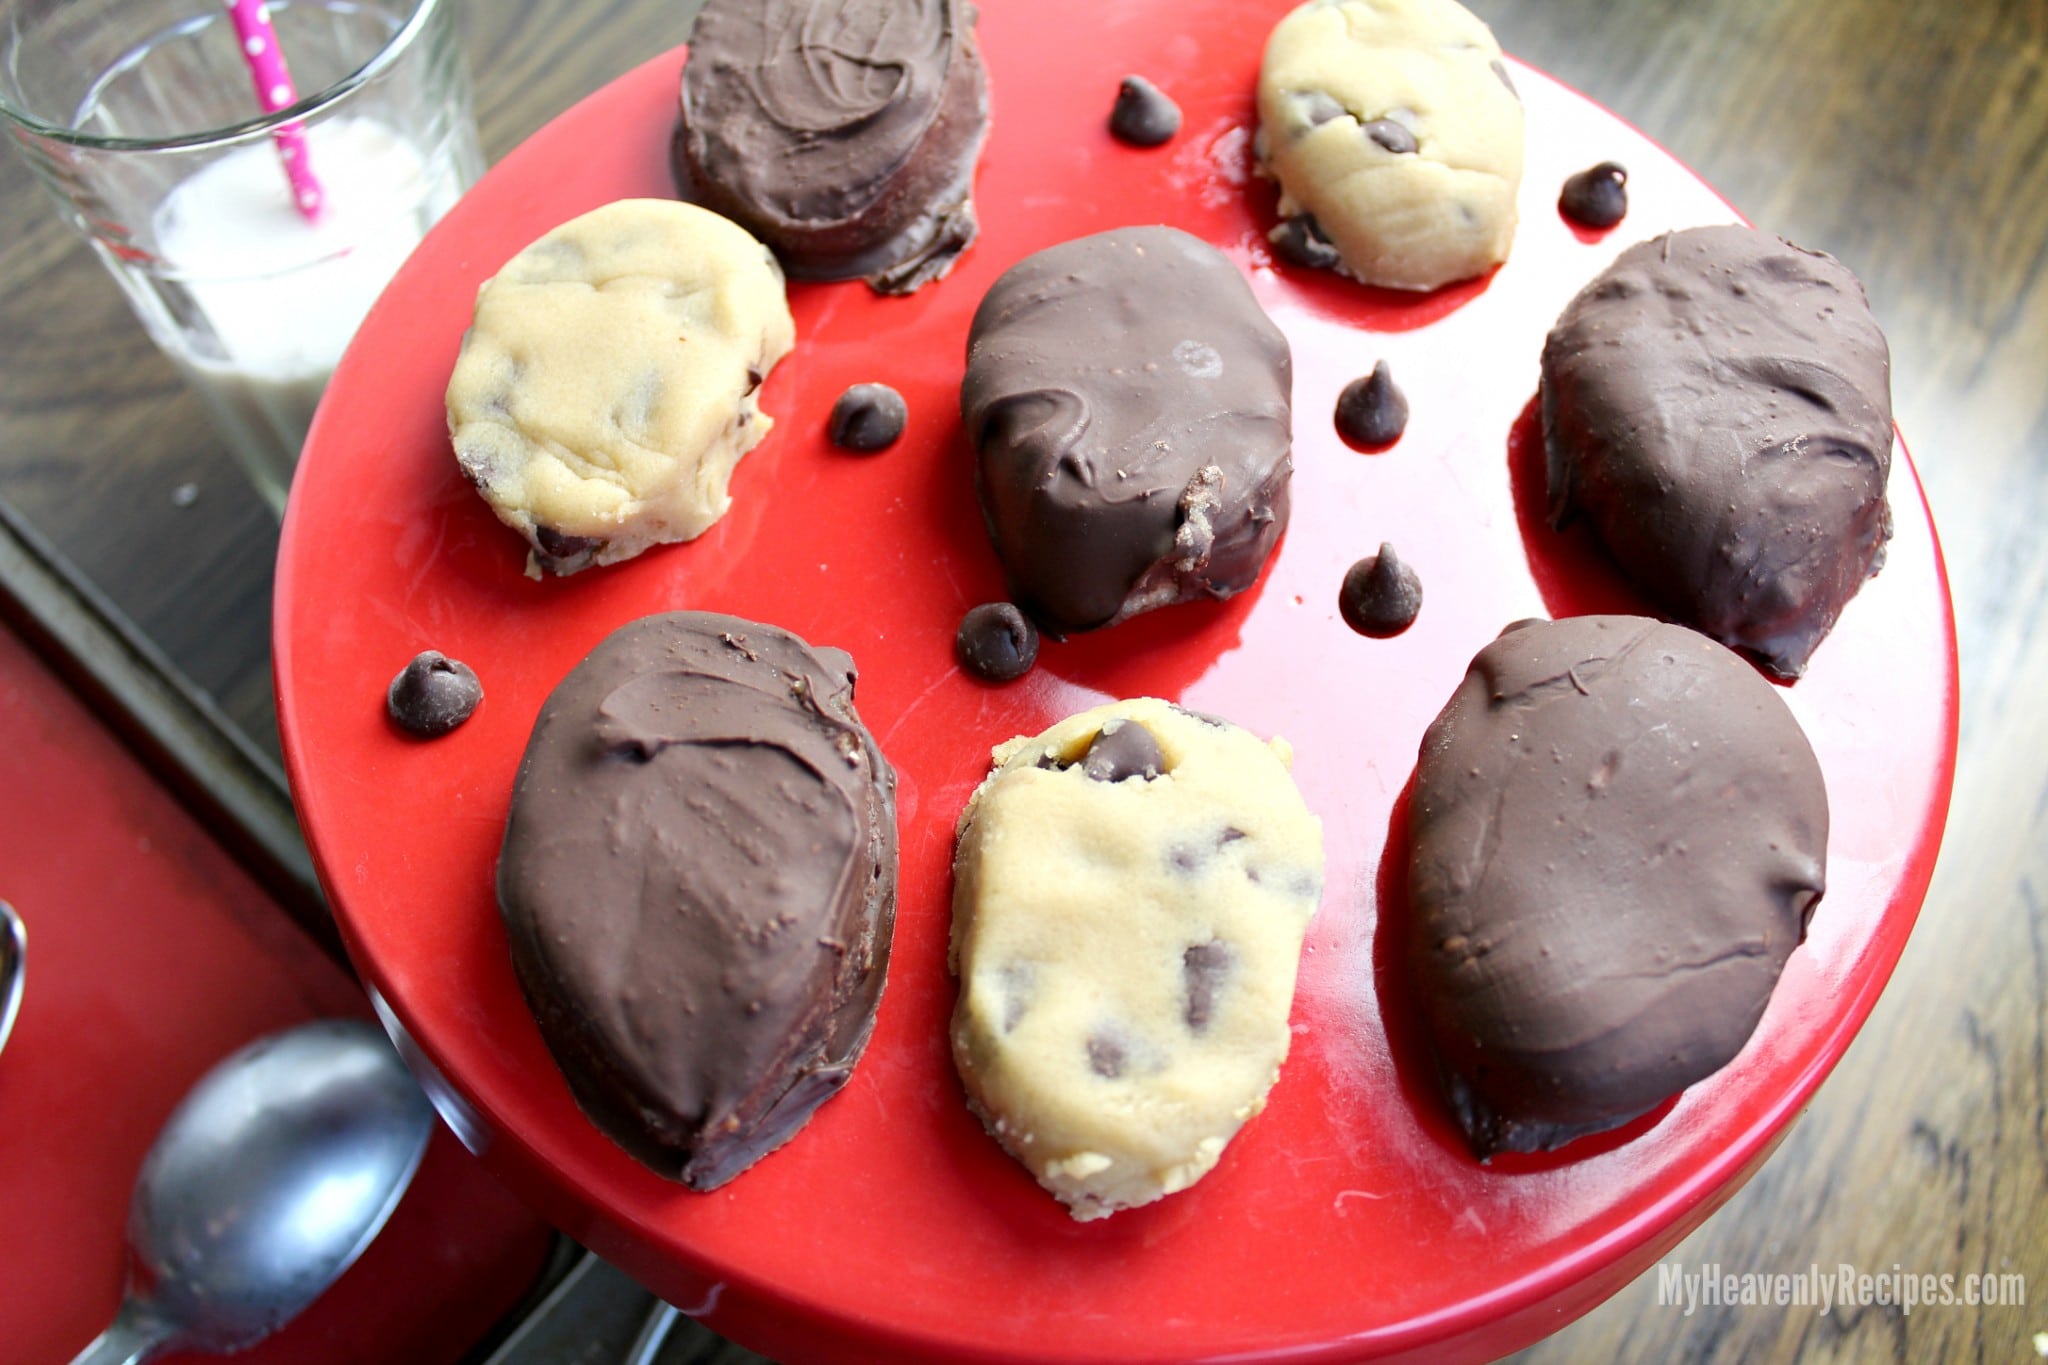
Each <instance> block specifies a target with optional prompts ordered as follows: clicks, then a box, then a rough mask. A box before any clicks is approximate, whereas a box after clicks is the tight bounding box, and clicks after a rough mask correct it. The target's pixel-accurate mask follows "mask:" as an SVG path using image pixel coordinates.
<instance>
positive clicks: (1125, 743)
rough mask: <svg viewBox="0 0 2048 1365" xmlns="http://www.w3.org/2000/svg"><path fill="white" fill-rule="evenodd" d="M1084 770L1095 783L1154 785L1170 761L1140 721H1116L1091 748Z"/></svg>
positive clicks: (1111, 723)
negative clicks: (1127, 780)
mask: <svg viewBox="0 0 2048 1365" xmlns="http://www.w3.org/2000/svg"><path fill="white" fill-rule="evenodd" d="M1081 771H1082V772H1083V773H1086V774H1087V775H1088V777H1089V779H1090V780H1091V781H1095V782H1121V781H1123V780H1124V779H1125V778H1127V777H1142V778H1144V779H1145V780H1146V781H1147V782H1150V781H1151V780H1152V779H1153V778H1155V777H1157V776H1159V774H1161V773H1163V772H1165V771H1166V758H1165V756H1164V755H1162V754H1161V753H1160V752H1159V741H1158V740H1156V739H1154V738H1152V732H1151V731H1150V730H1147V729H1146V728H1145V727H1144V726H1142V725H1140V724H1138V723H1137V722H1136V721H1129V720H1113V721H1110V722H1109V723H1108V724H1106V725H1104V726H1103V727H1102V733H1101V734H1099V735H1097V736H1096V737H1095V740H1094V742H1093V743H1091V744H1090V745H1089V746H1088V752H1087V754H1086V755H1084V756H1083V757H1082V759H1081Z"/></svg>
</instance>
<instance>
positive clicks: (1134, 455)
mask: <svg viewBox="0 0 2048 1365" xmlns="http://www.w3.org/2000/svg"><path fill="white" fill-rule="evenodd" d="M1292 374H1293V362H1292V358H1291V355H1290V353H1289V351H1288V348H1287V338H1286V336H1285V335H1283V334H1282V333H1281V331H1280V329H1279V328H1277V327H1275V326H1274V325H1273V322H1272V319H1270V318H1268V317H1267V316H1266V314H1265V311H1264V310H1263V309H1262V308H1260V307H1259V302H1258V299H1257V298H1256V297H1255V296H1254V295H1253V293H1252V291H1251V288H1250V287H1249V286H1248V285H1247V284H1246V283H1245V279H1244V276H1243V275H1242V274H1240V273H1239V272H1238V268H1237V267H1236V266H1235V265H1233V264H1232V263H1231V261H1230V258H1229V257H1227V256H1225V255H1224V254H1223V253H1222V252H1220V251H1218V250H1217V249H1216V248H1215V247H1213V246H1210V245H1209V244H1208V243H1207V242H1204V241H1202V240H1201V239H1200V238H1198V237H1195V236H1192V235H1191V234H1189V233H1186V232H1182V231H1180V230H1179V229H1178V228H1169V227H1133V228H1119V229H1116V230H1114V231H1111V232H1103V233H1097V234H1095V235H1094V236H1090V237H1081V238H1077V239H1075V240H1073V241H1069V242H1062V243H1060V244H1058V245H1056V246H1051V247H1047V248H1046V249H1045V250H1043V251H1039V252H1036V253H1034V254H1032V255H1030V256H1026V257H1025V258H1024V259H1023V260H1021V261H1019V262H1017V264H1015V265H1013V266H1011V267H1010V268H1009V269H1008V270H1007V271H1005V272H1004V273H1003V274H1002V276H1001V277H1000V278H999V279H997V280H996V282H995V284H994V285H992V286H991V287H990V288H989V291H988V294H987V295H986V296H985V297H984V298H983V299H982V301H981V305H980V307H979V308H977V309H976V310H975V314H974V323H973V326H972V327H971V329H970V330H969V333H968V343H967V373H966V376H965V378H964V379H963V380H962V383H961V386H960V405H961V414H962V416H963V417H964V418H965V420H966V426H967V434H968V439H969V440H971V441H972V442H973V444H974V450H975V491H976V493H977V494H978V496H979V498H980V501H981V510H982V518H983V520H984V522H985V523H986V525H987V527H988V532H989V538H990V540H991V541H992V542H993V543H994V546H995V550H996V556H997V558H998V559H999V560H1001V561H1002V565H1003V571H1004V574H1005V576H1006V578H1007V579H1008V582H1009V589H1010V598H1011V600H1012V601H1014V602H1016V603H1017V605H1018V606H1019V607H1021V608H1022V609H1023V610H1025V611H1026V612H1028V613H1030V615H1031V616H1032V617H1033V619H1035V620H1036V621H1037V622H1038V623H1039V625H1040V626H1042V627H1044V628H1045V629H1047V630H1051V631H1055V632H1060V633H1065V632H1069V631H1078V630H1093V629H1095V628H1096V627H1098V626H1107V625H1113V624H1115V623H1116V622H1118V621H1121V620H1123V619H1125V618H1126V617H1129V616H1134V615H1136V614H1137V613H1139V612H1141V611H1150V610H1152V609H1153V608H1155V607H1163V606H1167V605H1170V604H1172V603H1175V602H1183V601H1187V600H1189V599H1192V598H1199V597H1214V598H1225V597H1230V596H1232V595H1233V594H1235V593H1238V592H1242V591H1243V590H1244V589H1246V588H1248V587H1250V586H1251V585H1252V583H1253V582H1254V581H1255V580H1256V579H1257V578H1258V576H1259V572H1260V570H1261V569H1262V568H1263V567H1264V566H1265V562H1266V557H1267V556H1268V555H1269V554H1270V553H1271V552H1272V549H1273V546H1274V545H1275V544H1277V543H1278V542H1279V539H1280V533H1281V531H1282V530H1283V529H1284V528H1285V526H1286V524H1287V514H1288V509H1289V506H1290V502H1289V493H1288V488H1289V482H1290V479H1291V478H1292V475H1293V471H1294V463H1293V457H1292V453H1291V439H1290V438H1291V431H1290V426H1291V420H1292V415H1291V410H1290V407H1289V395H1290V389H1291V387H1292Z"/></svg>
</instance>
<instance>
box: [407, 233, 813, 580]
mask: <svg viewBox="0 0 2048 1365" xmlns="http://www.w3.org/2000/svg"><path fill="white" fill-rule="evenodd" d="M795 342H796V329H795V326H794V324H792V322H791V321H790V316H789V304H788V302H787V301H786V300H785V298H784V297H783V287H782V272H781V270H780V269H779V268H778V267H777V266H776V264H775V259H774V257H772V256H771V255H769V253H768V249H767V248H766V247H764V246H762V245H761V243H759V242H757V241H755V240H754V238H753V237H752V236H750V235H749V234H748V233H747V231H746V229H744V228H742V227H739V226H738V225H737V224H735V223H732V222H731V221H729V220H727V219H724V218H721V217H719V216H718V215H717V214H715V213H712V212H710V211H708V210H706V209H701V208H698V207H697V206H696V205H694V204H684V203H679V202H677V201H675V200H668V199H626V200H620V201H619V202H617V203H612V204H607V205H605V206H604V207H603V208H600V209H595V210H593V211H591V212H589V213H586V214H584V215H583V216H582V217H580V218H575V219H572V220H570V221H569V222H567V223H564V224H562V225H561V226H560V227H558V228H556V229H555V230H554V231H552V232H550V233H548V234H547V235H546V236H544V237H542V238H540V239H539V240H538V241H536V242H534V243H533V244H532V245H530V246H528V247H527V248H526V249H525V250H524V251H521V252H520V253H519V254H518V255H517V256H514V257H513V258H512V259H511V260H510V261H508V262H507V263H506V265H505V268H504V269H502V270H500V271H499V272H498V273H497V274H496V275H495V276H493V277H492V278H491V279H490V280H488V281H486V282H485V284H484V286H483V288H482V289H481V290H479V291H478V293H477V300H476V320H475V322H474V323H473V324H472V326H471V327H470V330H469V334H468V336H467V337H465V338H464V339H463V343H462V355H461V357H460V358H459V359H458V360H457V361H456V363H455V373H454V376H453V377H452V378H451V379H450V380H449V381H448V430H449V433H450V434H451V435H452V436H453V438H454V442H455V457H456V459H457V460H458V461H459V462H460V463H461V465H462V472H463V473H464V474H465V475H467V476H468V477H469V480H470V481H471V482H472V483H474V484H475V485H476V486H477V490H478V491H479V492H480V493H482V494H483V496H484V500H485V501H486V502H488V503H490V505H491V509H492V510H493V511H495V512H496V513H497V514H498V519H499V520H500V521H502V522H504V523H505V524H506V525H507V526H510V527H511V528H512V529H513V530H515V531H517V532H519V534H520V535H522V536H524V537H526V541H527V543H528V544H529V545H530V546H532V553H531V555H529V556H528V559H527V573H528V574H530V575H532V576H534V577H538V576H539V574H540V571H541V570H542V569H549V570H552V571H553V572H555V573H558V574H567V573H574V572H576V571H577V570H578V569H583V568H587V567H589V566H590V565H592V564H612V563H616V562H618V561H619V560H622V559H630V558H631V557H632V556H634V555H636V554H639V553H640V552H641V551H642V550H644V549H646V548H647V547H648V546H650V545H658V544H662V543H665V542H668V541H676V540H692V539H695V538H696V537H697V536H700V535H702V534H703V533H704V532H705V531H706V530H708V529H709V528H710V526H711V524H712V523H713V522H715V521H717V520H718V519H719V518H720V517H721V516H723V515H724V514H725V509H726V508H727V507H729V506H731V505H732V500H731V499H730V498H729V497H727V496H726V481H727V479H728V478H730V477H731V475H732V471H733V466H735V465H737V464H738V463H739V460H740V457H741V456H742V455H745V454H746V453H747V452H748V451H749V450H751V449H753V448H754V446H755V445H756V444H757V443H758V442H759V441H760V439H761V438H762V437H763V436H765V435H767V434H768V429H769V428H770V427H771V426H773V425H774V422H773V420H772V419H770V418H769V417H767V416H766V415H765V414H763V413H762V412H761V410H760V408H759V406H758V405H757V404H756V402H755V400H754V391H755V390H756V389H758V388H759V387H760V386H761V381H762V379H764V378H765V377H766V376H767V374H768V372H769V370H771V369H773V368H774V366H775V362H777V361H778V360H780V359H782V357H783V356H785V355H788V354H789V350H790V347H791V346H793V345H794V344H795Z"/></svg>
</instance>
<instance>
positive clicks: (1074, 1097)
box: [952, 698, 1323, 1220]
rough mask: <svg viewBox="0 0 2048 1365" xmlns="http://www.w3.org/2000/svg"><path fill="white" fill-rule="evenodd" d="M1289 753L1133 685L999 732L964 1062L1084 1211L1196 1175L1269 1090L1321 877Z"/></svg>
mask: <svg viewBox="0 0 2048 1365" xmlns="http://www.w3.org/2000/svg"><path fill="white" fill-rule="evenodd" d="M1289 757H1290V751H1289V750H1288V748H1287V746H1286V745H1285V743H1284V742H1282V741H1278V740H1276V741H1274V742H1272V743H1270V744H1268V743H1266V742H1264V741H1261V740H1260V739H1258V738H1257V737H1255V736H1253V735H1252V734H1250V733H1249V732H1247V731H1244V730H1241V729H1239V728H1237V727H1236V726H1234V725H1231V724H1229V723H1227V722H1224V721H1219V720H1214V719H1211V718H1208V717H1203V716H1197V715H1194V714H1192V713H1190V712H1187V711H1183V710H1181V709H1179V708H1178V707H1175V706H1172V705H1170V704H1168V703H1166V702H1163V701H1157V700H1152V699H1149V698H1146V699H1138V700H1134V701H1121V702H1114V703H1111V704H1109V705H1107V706H1102V707H1097V708H1095V709H1093V710H1090V711H1085V712H1082V713H1081V714H1079V715H1076V716H1073V717H1070V718H1068V719H1067V720H1064V721H1062V722H1060V723H1059V724H1057V725H1055V726H1053V727H1052V728H1051V729H1049V730H1047V731H1046V732H1045V733H1043V734H1040V735H1036V736H1031V737H1025V738H1019V739H1013V740H1011V741H1010V742H1008V743H1007V744H1004V745H1002V746H1000V747H999V748H998V749H997V750H996V753H995V758H996V767H995V770H994V772H992V773H991V774H990V776H989V777H988V779H987V780H986V781H985V782H983V783H982V785H981V786H980V788H979V789H977V790H976V792H975V793H974V795H973V797H972V798H971V799H970V800H969V802H968V805H967V809H966V811H965V813H964V814H963V815H962V817H961V821H960V828H959V839H958V843H957V845H956V849H955V854H954V863H953V871H954V898H953V942H952V946H953V965H954V969H955V972H956V973H957V975H958V976H959V979H960V995H959V1000H958V1004H957V1007H956V1009H955V1012H954V1016H953V1026H952V1043H953V1056H954V1061H955V1063H956V1064H957V1066H958V1068H959V1071H960V1075H961V1079H962V1081H963V1083H964V1084H965V1087H966V1090H967V1094H968V1098H969V1102H970V1104H971V1105H972V1107H973V1108H974V1110H975V1112H976V1113H977V1114H979V1115H980V1116H981V1118H982V1121H983V1122H984V1123H985V1124H986V1125H987V1127H988V1129H989V1131H990V1133H991V1134H993V1135H994V1137H995V1138H996V1140H997V1141H998V1142H1000V1143H1001V1144H1002V1145H1003V1147H1004V1148H1005V1149H1006V1150H1007V1151H1008V1152H1009V1153H1010V1154H1011V1155H1012V1156H1014V1157H1016V1158H1017V1159H1018V1160H1019V1161H1020V1162H1022V1163H1023V1164H1024V1165H1025V1166H1026V1167H1027V1168H1028V1169H1029V1170H1030V1171H1031V1173H1032V1175H1033V1176H1035V1177H1036V1178H1037V1180H1038V1181H1039V1183H1040V1184H1041V1185H1043V1186H1044V1187H1045V1188H1046V1189H1047V1190H1049V1191H1050V1192H1051V1193H1052V1194H1053V1195H1054V1196H1055V1197H1057V1198H1058V1199H1059V1200H1060V1201H1061V1202H1062V1203H1064V1204H1065V1205H1066V1206H1067V1208H1068V1211H1069V1212H1071V1213H1072V1214H1073V1216H1074V1217H1075V1218H1077V1219H1082V1220H1087V1219H1093V1218H1101V1217H1105V1216H1107V1215H1109V1214H1111V1213H1114V1212H1116V1211H1117V1210H1119V1209H1125V1208H1131V1207H1134V1206H1136V1205H1140V1204H1146V1203H1150V1202H1151V1201H1153V1200H1156V1199H1159V1198H1161V1197H1163V1196H1165V1195H1168V1194H1172V1193H1174V1192H1176V1191H1178V1190H1182V1189H1185V1188H1187V1187H1188V1186H1189V1185H1192V1184H1193V1183H1194V1182H1195V1181H1197V1180H1199V1179H1200V1178H1201V1177H1202V1176H1203V1175H1205V1174H1206V1173H1207V1172H1208V1171H1209V1170H1210V1169H1211V1168H1212V1167H1213V1166H1215V1164H1216V1162H1217V1160H1218V1158H1219V1157H1220V1156H1221V1155H1222V1153H1223V1150H1224V1147H1225V1146H1226V1145H1227V1144H1228V1143H1229V1142H1230V1140H1231V1139H1232V1137H1234V1136H1235V1135H1236V1133H1237V1132H1238V1130H1239V1128H1241V1127H1242V1126H1243V1125H1244V1123H1245V1122H1246V1121H1247V1120H1249V1119H1250V1118H1251V1117H1252V1116H1253V1115H1255V1114H1257V1113H1258V1112H1259V1111H1260V1109H1262V1108H1263V1107H1264V1106H1265V1102H1266V1094H1267V1092H1268V1091H1269V1090H1270V1089H1271V1088H1272V1086H1273V1083H1274V1081H1275V1080H1276V1079H1277V1077H1278V1075H1279V1069H1280V1064H1281V1062H1282V1061H1283V1060H1284V1059H1285V1058H1286V1056H1287V1045H1288V1026H1287V1016H1288V1011H1289V1009H1290V1007H1291V1005H1292V1002H1293V998H1294V981H1295V973H1296V969H1297V967H1298V965H1299V962H1300V957H1301V944H1302V936H1303V934H1304V933H1305V932H1306V929H1307V926H1308V922H1309V918H1310V916H1311V915H1313V914H1314V912H1315V907H1316V902H1317V901H1318V899H1319V898H1320V896H1321V894H1322V882H1323V846H1322V825H1321V822H1320V821H1318V820H1317V819H1316V817H1315V816H1314V815H1313V814H1311V813H1310V811H1309V810H1308V807H1307V806H1306V805H1305V804H1304V803H1303V801H1302V799H1301V795H1300V793H1299V792H1298V791H1297V790H1296V789H1295V785H1294V780H1293V778H1292V777H1291V776H1290V775H1289V773H1288V760H1289Z"/></svg>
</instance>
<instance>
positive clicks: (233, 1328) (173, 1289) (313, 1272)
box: [72, 1019, 434, 1365]
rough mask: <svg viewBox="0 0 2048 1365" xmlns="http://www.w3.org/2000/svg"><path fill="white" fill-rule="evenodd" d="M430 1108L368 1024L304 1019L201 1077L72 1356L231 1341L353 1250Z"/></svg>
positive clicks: (84, 1360)
mask: <svg viewBox="0 0 2048 1365" xmlns="http://www.w3.org/2000/svg"><path fill="white" fill-rule="evenodd" d="M433 1126H434V1111H433V1107H432V1106H431V1105H429V1104H428V1103H427V1098H426V1096H425V1094H423V1093H422V1092H421V1090H420V1088H419V1086H418V1085H416V1084H415V1083H414V1082H413V1079H412V1077H411V1075H410V1074H408V1073H407V1071H406V1069H405V1064H404V1063H403V1062H401V1061H400V1060H399V1059H398V1054H397V1053H396V1052H395V1051H393V1050H392V1047H391V1044H390V1043H389V1042H388V1041H386V1040H385V1038H384V1035H383V1034H382V1033H380V1032H379V1031H378V1030H377V1029H376V1028H375V1027H374V1026H373V1025H370V1024H367V1023H363V1022H360V1021H357V1020H339V1019H329V1020H317V1021H315V1022H313V1023H310V1024H305V1025H302V1026H300V1027H298V1028H295V1029H289V1030H287V1031H285V1032H283V1033H278V1034H273V1035H271V1036H270V1037H268V1038H262V1039H258V1040H257V1041H256V1042H253V1043H251V1044H249V1046H247V1047H245V1048H243V1049H242V1050H241V1051H239V1052H237V1053H235V1054H234V1055H233V1056H231V1057H229V1058H228V1059H227V1060H226V1061H223V1062H221V1063H220V1064H219V1065H218V1066H216V1067H214V1069H213V1070H212V1071H210V1072H208V1073H207V1074H206V1075H205V1076H203V1077H202V1078H200V1081H199V1083H198V1085H196V1086H194V1087H193V1089H192V1092H191V1093H190V1094H188V1095H187V1096H186V1097H185V1099H184V1100H183V1101H182V1102H181V1103H180V1104H179V1105H178V1108H177V1109H176V1110H175V1111H174V1112H173V1113H172V1114H171V1117H170V1118H169V1119H168V1120H167V1121H166V1122H165V1123H164V1127H163V1131H162V1132H160V1133H158V1134H157V1139H156V1143H155V1145H154V1146H152V1147H151V1148H150V1150H149V1155H148V1156H147V1157H145V1158H144V1159H143V1162H142V1171H141V1173H140V1174H139V1175H138V1176H137V1177H136V1179H135V1195H134V1198H133V1200H132V1201H131V1202H130V1204H129V1207H128V1248H129V1255H130V1261H129V1275H128V1295H127V1298H126V1299H125V1300H124V1301H123V1303H122V1305H121V1310H120V1312H119V1313H117V1314H116V1315H115V1317H114V1322H113V1325H112V1326H110V1327H109V1328H107V1330H106V1331H105V1332H104V1333H102V1334H101V1335H100V1338H99V1339H98V1340H97V1341H95V1342H93V1344H92V1345H90V1346H88V1347H86V1348H85V1350H84V1351H83V1352H81V1353H80V1354H79V1356H78V1358H77V1359H76V1360H74V1361H73V1362H72V1365H131V1363H132V1362H135V1361H139V1360H145V1359H147V1358H149V1357H150V1356H152V1355H154V1354H155V1353H156V1352H158V1351H159V1350H163V1349H165V1348H168V1347H170V1346H173V1345H175V1346H179V1347H182V1348H186V1349H192V1350H202V1351H218V1352H225V1351H239V1350H241V1349H242V1348H244V1347H246V1346H250V1345H253V1344H254V1343H256V1342H257V1341H259V1340H261V1339H262V1338H263V1337H266V1336H268V1335H269V1334H270V1333H272V1332H274V1331H276V1330H277V1329H278V1328H279V1327H281V1326H283V1325H284V1324H285V1323H286V1322H287V1321H289V1320H290V1319H291V1318H293V1317H295V1316H297V1314H298V1313H299V1311H300V1310H301V1309H303V1308H305V1307H306V1306H307V1305H308V1304H310V1303H311V1302H312V1301H313V1300H314V1299H316V1298H318V1297H319V1296H320V1294H321V1293H322V1292H323V1291H324V1290H325V1289H326V1288H327V1287H328V1286H329V1285H330V1284H332V1283H334V1281H335V1280H336V1279H338V1278H340V1276H341V1273H342V1272H343V1271H344V1270H346V1269H348V1267H349V1266H350V1265H351V1264H353V1263H354V1261H355V1259H356V1257H357V1256H358V1255H360V1254H361V1252H362V1250H363V1248H364V1247H366V1246H368V1245H369V1244H370V1240H371V1239H372V1238H373V1237H375V1236H376V1235H377V1232H378V1230H379V1229H380V1228H382V1227H383V1226H384V1220H385V1219H386V1218H388V1217H390V1215H391V1211H392V1209H393V1208H395V1207H396V1206H397V1204H398V1200H399V1196H401V1195H402V1194H404V1193H405V1188H406V1186H407V1184H409V1183H410V1182H411V1180H412V1175H413V1172H414V1171H415V1170H416V1169H418V1167H419V1162H420V1157H421V1155H422V1154H423V1153H424V1152H425V1150H426V1145H427V1138H428V1136H429V1135H430V1134H431V1132H432V1131H433Z"/></svg>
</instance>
